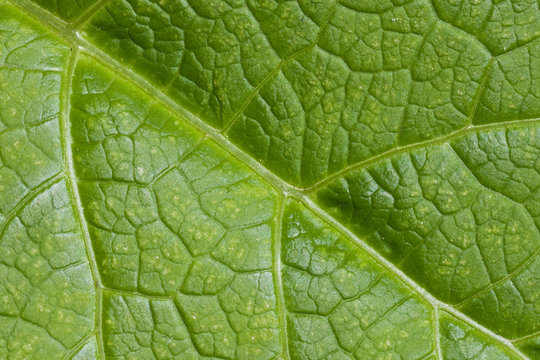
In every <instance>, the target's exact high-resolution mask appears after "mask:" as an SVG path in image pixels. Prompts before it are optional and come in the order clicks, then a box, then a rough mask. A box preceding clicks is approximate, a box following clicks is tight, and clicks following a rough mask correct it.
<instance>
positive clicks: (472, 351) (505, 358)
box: [439, 311, 519, 360]
mask: <svg viewBox="0 0 540 360" xmlns="http://www.w3.org/2000/svg"><path fill="white" fill-rule="evenodd" d="M439 324H440V332H441V354H442V356H443V357H444V359H445V360H466V359H467V360H468V359H471V360H472V359H477V360H511V359H512V360H513V359H519V358H518V357H517V356H514V355H511V354H509V353H508V352H507V350H506V349H505V348H504V346H500V345H498V344H497V343H496V342H495V341H493V339H490V338H488V337H486V336H485V335H483V334H482V333H480V332H479V331H477V330H475V329H474V328H472V327H471V326H470V325H468V324H466V323H464V322H463V321H461V320H459V319H456V318H455V317H454V316H453V315H451V314H448V313H447V312H444V311H442V312H441V313H440V317H439Z"/></svg>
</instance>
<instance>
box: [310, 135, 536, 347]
mask: <svg viewBox="0 0 540 360" xmlns="http://www.w3.org/2000/svg"><path fill="white" fill-rule="evenodd" d="M539 145H540V142H539V138H538V132H537V131H536V128H531V127H518V128H512V129H508V130H494V131H488V132H480V133H477V134H473V135H469V136H466V137H464V138H460V139H458V140H456V141H454V142H452V143H451V144H444V145H438V146H434V147H431V148H428V149H421V150H417V151H413V152H411V153H406V154H399V155H396V156H394V157H392V158H390V159H388V160H384V161H381V162H380V163H377V164H376V165H373V166H371V167H368V168H367V169H363V170H359V171H356V172H352V173H350V174H348V175H346V176H345V177H344V178H340V179H338V180H336V181H335V182H333V183H332V184H330V185H328V186H327V187H326V188H324V189H322V190H321V191H320V192H319V193H318V201H319V202H320V203H321V204H322V206H323V207H324V208H327V209H328V210H329V211H330V213H331V214H332V215H334V216H336V217H337V218H338V219H339V220H341V221H342V222H343V223H344V224H346V225H347V226H349V227H350V228H351V229H352V230H353V231H354V232H355V233H357V234H358V235H360V236H361V237H362V238H365V239H366V240H367V241H368V242H369V243H371V244H372V245H373V246H374V247H375V249H377V250H378V251H379V252H380V253H381V254H383V255H384V256H386V257H387V258H388V259H390V260H391V261H392V262H393V263H395V264H396V265H397V266H398V267H400V268H401V269H403V271H405V272H406V273H407V274H410V275H411V276H412V277H413V278H414V279H415V280H416V281H417V282H418V283H420V284H421V285H423V286H424V287H425V288H426V289H428V290H429V291H430V292H431V293H433V294H434V295H436V296H437V297H438V298H440V299H442V300H444V301H445V302H448V303H450V304H455V306H456V307H457V308H459V309H461V310H463V311H464V312H465V313H467V314H468V315H469V316H471V317H472V318H474V319H477V320H478V321H480V322H481V323H482V324H485V325H487V326H489V327H490V328H492V329H494V330H495V331H496V332H497V333H499V334H502V335H504V336H507V337H509V338H516V337H521V336H524V335H527V334H530V333H534V332H535V331H536V329H538V327H539V326H540V312H539V308H538V302H539V299H540V277H539V276H538V275H537V274H539V272H540V257H538V254H539V253H540V236H539V230H538V225H537V224H536V222H537V219H536V218H535V217H534V216H535V214H536V213H535V212H534V211H535V210H536V209H538V205H537V200H535V199H537V198H538V197H537V196H536V197H535V196H534V195H533V196H530V195H529V196H527V195H526V194H524V195H523V196H522V197H518V196H517V192H518V190H517V189H518V188H519V187H521V186H523V187H525V188H527V189H530V190H529V191H536V188H538V186H539V183H538V181H535V180H534V179H535V177H536V178H538V176H539V170H538V168H537V166H538V159H539V157H538V155H534V154H535V153H536V154H538V152H539V149H540V146H539ZM520 151H523V152H524V153H523V154H522V155H524V156H519V157H518V158H516V157H515V154H516V153H519V152H520ZM505 153H506V155H507V156H506V157H505ZM528 154H531V156H530V160H529V161H528V162H527V157H528ZM487 157H489V158H493V160H491V161H490V162H489V164H488V163H487V162H486V160H485V159H486V158H487ZM499 159H500V160H499ZM482 160H484V163H483V166H482ZM499 161H501V162H499ZM513 161H515V163H514V162H513ZM486 167H487V168H486ZM508 173H511V176H512V179H511V180H510V179H507V180H508V181H505V182H504V185H502V182H501V181H504V176H505V175H506V174H508ZM498 180H499V181H498ZM497 181H498V182H497ZM529 184H530V187H527V185H529ZM520 193H521V192H520ZM512 197H513V198H512Z"/></svg>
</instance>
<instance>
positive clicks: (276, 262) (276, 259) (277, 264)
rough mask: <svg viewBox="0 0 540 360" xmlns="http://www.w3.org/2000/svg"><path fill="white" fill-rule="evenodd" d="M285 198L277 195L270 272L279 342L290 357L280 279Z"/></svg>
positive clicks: (288, 357)
mask: <svg viewBox="0 0 540 360" xmlns="http://www.w3.org/2000/svg"><path fill="white" fill-rule="evenodd" d="M286 201H287V198H286V197H285V196H283V195H281V196H279V199H278V204H277V208H276V215H275V216H274V218H275V222H276V223H275V227H274V236H273V244H272V272H273V278H274V288H275V294H276V302H277V312H278V316H279V324H280V327H281V331H280V334H281V343H282V352H283V358H284V359H286V360H288V359H290V358H291V357H290V355H289V344H288V341H289V340H288V335H287V309H286V306H285V296H284V294H283V282H282V280H281V236H282V235H281V234H282V222H283V213H284V212H285V203H286Z"/></svg>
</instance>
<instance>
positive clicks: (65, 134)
mask: <svg viewBox="0 0 540 360" xmlns="http://www.w3.org/2000/svg"><path fill="white" fill-rule="evenodd" d="M77 54H78V51H77V49H72V52H71V54H70V57H69V63H68V66H67V69H66V72H65V74H64V75H63V83H62V115H61V116H60V141H61V144H62V150H63V153H62V157H63V161H64V169H65V172H66V181H67V185H68V186H67V188H68V191H69V193H70V196H71V199H72V201H73V205H74V206H73V207H74V210H75V217H76V219H77V222H78V224H79V228H80V230H81V233H82V237H83V240H84V247H85V250H86V256H87V258H88V262H89V265H90V270H91V272H92V279H93V281H94V288H95V291H96V294H95V296H96V313H95V319H94V327H95V331H96V335H97V340H98V351H99V354H100V356H101V357H102V358H103V359H105V352H104V351H105V350H104V346H103V336H102V331H101V308H102V304H101V300H102V299H101V296H102V294H101V279H100V276H99V271H98V269H97V261H96V257H95V254H94V250H93V247H92V241H91V239H90V233H89V232H88V224H87V223H86V220H85V218H84V211H83V207H82V203H81V199H80V197H79V191H78V187H77V180H76V176H75V170H74V168H73V155H72V152H71V143H72V140H71V123H70V119H69V114H70V109H71V104H70V98H71V85H72V80H73V73H74V70H75V62H76V57H77Z"/></svg>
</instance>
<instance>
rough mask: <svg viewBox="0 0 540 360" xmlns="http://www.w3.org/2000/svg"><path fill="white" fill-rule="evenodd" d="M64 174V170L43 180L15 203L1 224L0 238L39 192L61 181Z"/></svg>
mask: <svg viewBox="0 0 540 360" xmlns="http://www.w3.org/2000/svg"><path fill="white" fill-rule="evenodd" d="M63 176H64V173H63V172H59V173H57V174H56V175H54V176H52V177H51V178H49V179H47V180H45V181H44V182H42V183H41V184H40V185H39V186H37V187H36V188H34V189H32V190H31V191H29V192H28V193H26V195H25V196H24V197H23V198H22V199H21V200H20V201H19V202H18V203H17V205H15V207H14V208H13V209H12V210H11V211H10V212H9V213H8V214H7V216H6V218H5V219H4V223H3V224H1V225H0V239H2V238H3V237H4V232H5V231H6V229H7V227H8V225H9V224H10V223H11V222H12V221H13V219H14V218H15V217H16V216H18V215H19V213H20V212H21V211H22V210H23V209H24V208H25V207H26V206H27V205H28V204H30V203H31V202H32V201H33V200H34V199H35V198H36V197H37V196H38V195H39V194H41V193H42V192H44V191H45V190H46V189H48V188H50V187H51V186H53V185H54V184H56V183H57V182H59V181H60V180H61V179H62V178H63Z"/></svg>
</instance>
